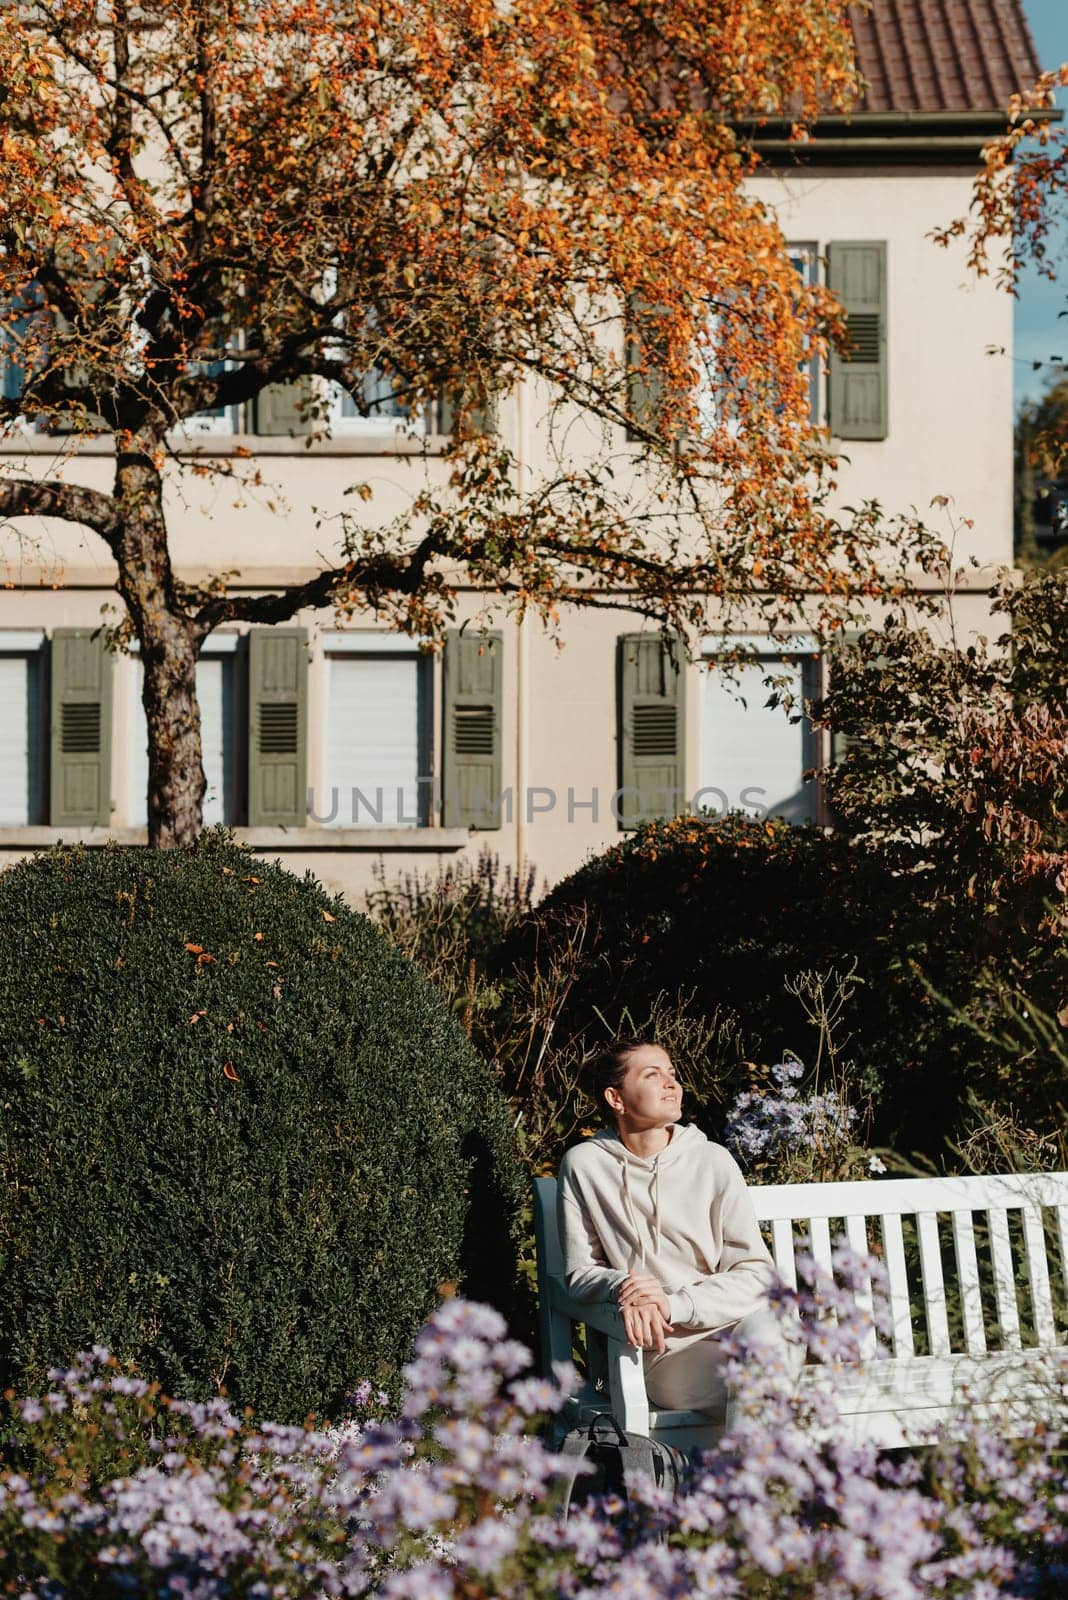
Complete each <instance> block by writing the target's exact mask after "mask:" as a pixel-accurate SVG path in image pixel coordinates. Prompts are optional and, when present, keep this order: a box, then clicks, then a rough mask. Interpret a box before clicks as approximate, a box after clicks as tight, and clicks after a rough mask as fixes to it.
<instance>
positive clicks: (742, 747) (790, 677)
mask: <svg viewBox="0 0 1068 1600" xmlns="http://www.w3.org/2000/svg"><path fill="white" fill-rule="evenodd" d="M814 667H815V662H810V661H807V660H800V659H798V658H796V657H795V658H789V657H787V658H784V659H778V660H776V659H772V658H768V659H765V660H763V661H761V662H759V663H756V662H754V663H747V664H745V665H743V666H740V667H738V668H736V669H735V672H734V674H732V675H728V674H726V673H723V672H720V671H719V670H718V669H717V668H716V667H715V666H713V667H711V668H706V669H705V670H704V671H703V672H702V674H701V763H700V781H701V788H702V790H703V791H705V792H704V793H703V794H702V795H701V796H700V798H699V801H698V804H699V805H700V806H702V807H704V808H707V809H708V810H709V811H714V812H716V813H721V812H723V811H725V810H729V811H745V812H748V813H749V814H750V815H754V816H774V817H784V818H785V819H786V820H787V821H788V822H794V823H797V822H810V821H812V820H813V819H814V818H815V814H816V794H815V788H816V786H815V784H814V783H813V782H812V781H811V780H810V781H809V782H807V783H806V782H804V781H803V780H802V776H801V775H802V773H803V772H804V771H805V769H806V768H807V767H811V766H812V765H813V761H814V757H813V751H812V733H811V728H810V725H809V723H808V719H807V718H804V717H803V718H802V720H801V721H800V722H792V721H791V720H790V717H791V715H792V716H797V714H798V712H799V711H800V710H801V702H802V700H803V699H804V698H806V697H810V696H811V695H812V694H813V692H814V685H813V684H812V683H811V681H810V675H811V672H812V669H814ZM769 671H770V672H772V673H774V675H775V676H776V677H777V678H785V679H787V682H788V690H789V692H790V693H791V694H792V695H793V698H794V710H793V712H792V713H790V714H788V713H787V712H786V711H785V710H784V709H783V707H782V706H769V705H767V704H766V702H767V699H768V695H769V693H770V690H769V688H768V686H767V684H766V682H765V676H766V674H767V673H768V672H769Z"/></svg>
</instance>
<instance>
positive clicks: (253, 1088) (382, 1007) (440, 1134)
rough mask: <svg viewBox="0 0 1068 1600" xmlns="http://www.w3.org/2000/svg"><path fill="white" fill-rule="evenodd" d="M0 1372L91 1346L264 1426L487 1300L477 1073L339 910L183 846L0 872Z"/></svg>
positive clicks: (425, 988)
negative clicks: (453, 1290)
mask: <svg viewBox="0 0 1068 1600" xmlns="http://www.w3.org/2000/svg"><path fill="white" fill-rule="evenodd" d="M0 926H2V927H3V928H4V930H5V936H4V941H3V945H2V946H0V1275H2V1282H3V1293H2V1295H0V1388H2V1387H3V1386H4V1385H5V1384H9V1383H17V1384H19V1385H23V1384H27V1383H33V1382H34V1381H36V1380H38V1379H39V1378H40V1376H41V1374H42V1373H43V1371H44V1369H45V1368H47V1366H48V1365H50V1364H52V1363H61V1364H62V1363H65V1362H66V1361H68V1360H69V1358H70V1357H71V1356H72V1355H73V1354H74V1352H75V1351H76V1350H77V1349H79V1348H84V1347H85V1346H86V1345H87V1344H90V1343H92V1342H94V1341H96V1342H99V1343H102V1344H106V1345H109V1346H110V1347H111V1348H112V1349H113V1350H114V1351H115V1352H116V1353H117V1354H119V1355H121V1356H122V1357H124V1358H125V1357H132V1358H136V1360H137V1361H138V1362H139V1363H140V1364H141V1365H142V1367H143V1369H144V1370H146V1371H147V1372H149V1373H150V1374H152V1375H153V1376H155V1377H158V1378H159V1379H160V1380H161V1381H162V1382H163V1383H164V1384H165V1385H166V1386H167V1388H168V1389H170V1391H171V1392H172V1393H176V1394H179V1395H183V1396H192V1395H195V1396H203V1395H205V1394H206V1393H209V1392H211V1391H212V1390H213V1389H214V1388H216V1387H224V1388H225V1389H226V1390H227V1391H228V1392H229V1394H230V1395H231V1396H232V1398H233V1399H234V1400H235V1401H236V1402H237V1403H239V1404H251V1405H253V1406H255V1407H257V1408H258V1409H260V1410H262V1411H263V1412H264V1413H266V1414H268V1415H270V1416H272V1417H275V1418H278V1419H298V1418H302V1417H303V1416H304V1415H305V1414H306V1413H307V1412H309V1411H313V1410H314V1411H319V1412H327V1413H329V1412H331V1411H333V1410H335V1409H336V1408H337V1407H338V1405H339V1403H340V1402H341V1401H342V1399H343V1396H344V1394H345V1392H346V1390H347V1389H348V1388H349V1387H350V1386H351V1385H352V1384H353V1382H354V1381H355V1380H357V1379H359V1378H360V1377H361V1376H364V1375H373V1374H375V1373H379V1374H382V1373H387V1374H388V1372H390V1371H391V1370H395V1369H396V1366H397V1364H398V1363H399V1362H401V1361H402V1360H404V1359H405V1358H406V1356H407V1353H408V1347H409V1343H410V1340H411V1337H412V1335H413V1333H414V1331H415V1330H416V1329H417V1328H418V1327H419V1325H420V1323H421V1322H422V1321H423V1319H424V1318H425V1317H426V1316H427V1314H428V1312H429V1311H430V1310H431V1308H432V1306H433V1305H434V1303H435V1301H436V1299H437V1297H438V1293H439V1286H440V1285H441V1284H442V1283H443V1281H446V1280H452V1281H454V1282H455V1281H460V1282H463V1284H464V1286H465V1287H466V1289H467V1290H468V1292H470V1293H473V1294H477V1295H479V1296H480V1297H491V1298H492V1297H494V1291H496V1296H495V1297H496V1298H497V1299H498V1301H499V1300H500V1298H501V1294H502V1292H503V1293H505V1294H507V1292H508V1291H509V1290H510V1287H511V1263H510V1250H511V1246H510V1233H511V1227H512V1218H514V1216H515V1215H516V1211H517V1207H518V1205H519V1203H520V1198H521V1195H520V1179H519V1175H518V1169H517V1167H516V1165H515V1161H514V1154H513V1150H512V1144H511V1134H510V1124H509V1117H508V1111H507V1107H506V1105H505V1102H504V1101H503V1099H502V1097H501V1096H500V1094H499V1092H498V1090H497V1088H496V1084H495V1081H494V1079H493V1076H492V1074H491V1072H490V1070H489V1069H488V1068H487V1067H486V1065H485V1064H484V1063H483V1061H482V1060H481V1059H480V1058H479V1057H478V1055H477V1054H476V1053H475V1051H474V1050H473V1048H472V1047H471V1045H470V1044H469V1042H468V1040H467V1038H466V1036H465V1035H464V1033H463V1031H462V1030H461V1028H460V1027H459V1026H458V1024H457V1023H456V1022H455V1021H454V1020H453V1019H452V1018H451V1017H450V1016H449V1014H448V1012H447V1010H446V1008H445V1006H444V1004H443V1002H442V1001H441V999H440V997H439V995H438V993H437V992H436V991H435V990H434V989H433V987H432V986H431V985H430V984H429V983H428V982H427V981H426V980H425V979H424V978H423V977H422V976H421V975H420V974H419V973H418V971H417V970H416V968H415V967H413V966H412V965H411V964H410V963H409V962H407V961H405V960H404V959H403V957H401V956H399V955H398V954H396V952H394V951H393V950H391V948H390V947H389V946H388V944H387V943H386V941H385V940H384V939H383V938H382V937H381V936H380V935H379V934H378V933H377V932H376V931H375V929H374V928H373V926H372V925H371V923H370V922H368V920H367V919H366V918H365V917H362V916H359V915H357V914H356V913H354V912H353V911H351V910H349V909H348V908H347V907H346V906H345V905H344V904H343V903H342V902H340V901H339V900H334V899H331V898H330V897H328V896H327V895H326V893H325V892H324V891H323V889H322V888H321V887H320V886H319V885H318V884H317V883H316V882H315V880H314V879H312V878H311V877H310V876H309V877H308V878H307V879H305V880H304V881H300V880H299V879H297V878H295V877H294V876H293V875H292V874H290V873H288V872H286V871H284V870H283V869H282V868H281V867H278V866H275V865H269V864H267V863H264V862H262V861H260V860H257V859H256V858H254V857H252V856H251V855H249V854H248V853H247V852H246V851H243V850H240V849H238V848H237V847H235V846H234V845H233V844H232V843H231V842H230V841H229V839H228V838H227V836H225V835H222V834H210V833H209V834H207V835H205V836H204V839H203V840H202V842H201V843H200V845H199V846H198V847H197V848H195V849H194V850H192V851H189V852H164V853H158V852H147V851H144V850H120V849H108V850H93V851H85V850H82V849H80V848H74V849H67V848H59V849H56V850H54V851H52V852H50V853H49V854H46V855H41V856H38V857H37V858H35V859H34V860H33V861H31V862H26V863H23V864H20V865H18V866H16V867H14V868H12V869H11V870H9V871H8V872H6V873H4V874H3V875H2V877H0Z"/></svg>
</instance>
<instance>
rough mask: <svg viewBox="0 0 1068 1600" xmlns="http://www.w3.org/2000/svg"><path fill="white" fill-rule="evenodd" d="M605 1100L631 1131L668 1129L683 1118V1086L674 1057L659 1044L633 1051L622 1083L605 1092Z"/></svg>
mask: <svg viewBox="0 0 1068 1600" xmlns="http://www.w3.org/2000/svg"><path fill="white" fill-rule="evenodd" d="M605 1099H606V1100H607V1102H608V1104H609V1105H610V1106H611V1108H612V1110H613V1111H614V1112H615V1114H616V1116H617V1117H619V1118H621V1119H623V1120H625V1121H626V1123H627V1124H628V1126H629V1127H631V1128H669V1127H670V1126H671V1125H672V1123H675V1122H678V1120H679V1118H680V1116H681V1115H682V1085H681V1084H680V1082H679V1080H678V1078H677V1077H676V1076H675V1068H674V1067H673V1066H672V1064H671V1057H670V1056H669V1055H668V1053H667V1051H666V1050H664V1049H662V1048H661V1047H660V1045H658V1044H643V1045H639V1046H638V1048H637V1049H635V1050H632V1051H631V1052H630V1054H629V1055H628V1057H627V1070H626V1072H625V1073H624V1074H623V1079H622V1082H621V1083H620V1084H619V1085H618V1087H616V1088H613V1089H606V1090H605Z"/></svg>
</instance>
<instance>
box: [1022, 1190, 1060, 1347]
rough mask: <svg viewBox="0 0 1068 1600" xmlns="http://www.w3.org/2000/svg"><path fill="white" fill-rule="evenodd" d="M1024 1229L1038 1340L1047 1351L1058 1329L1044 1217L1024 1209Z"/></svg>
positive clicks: (1032, 1307) (1052, 1343)
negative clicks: (1043, 1224)
mask: <svg viewBox="0 0 1068 1600" xmlns="http://www.w3.org/2000/svg"><path fill="white" fill-rule="evenodd" d="M1023 1227H1024V1247H1025V1250H1026V1252H1027V1282H1028V1284H1029V1285H1030V1289H1031V1309H1032V1315H1033V1316H1034V1320H1035V1336H1036V1338H1037V1339H1038V1342H1039V1344H1040V1345H1042V1346H1043V1347H1045V1348H1047V1349H1048V1348H1050V1347H1051V1346H1053V1345H1055V1344H1056V1342H1057V1325H1056V1323H1055V1321H1054V1319H1053V1297H1052V1296H1051V1294H1050V1289H1049V1268H1048V1267H1047V1265H1046V1231H1045V1228H1044V1227H1043V1226H1042V1213H1041V1212H1040V1211H1036V1210H1033V1209H1032V1208H1031V1207H1030V1206H1025V1207H1024V1212H1023Z"/></svg>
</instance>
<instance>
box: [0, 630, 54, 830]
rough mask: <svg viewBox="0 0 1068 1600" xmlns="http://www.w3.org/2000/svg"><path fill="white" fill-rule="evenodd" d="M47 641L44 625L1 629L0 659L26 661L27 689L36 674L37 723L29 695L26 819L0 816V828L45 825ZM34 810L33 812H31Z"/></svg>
mask: <svg viewBox="0 0 1068 1600" xmlns="http://www.w3.org/2000/svg"><path fill="white" fill-rule="evenodd" d="M48 644H49V640H48V634H47V633H46V631H45V629H44V628H3V629H0V659H2V660H8V659H10V658H15V659H17V660H21V661H25V662H26V664H27V689H28V688H29V672H30V669H31V668H36V670H37V673H38V683H37V702H38V703H37V716H36V725H34V723H32V722H31V720H30V709H31V707H30V702H29V696H28V695H27V703H26V733H27V751H26V766H27V774H26V776H27V795H26V801H27V805H26V812H27V815H26V820H25V821H24V822H6V821H4V820H3V819H0V829H2V830H4V831H6V830H8V829H10V828H40V827H47V826H48V800H49V790H50V784H51V778H52V774H51V770H50V768H51V760H50V748H49V689H50V683H49V662H48ZM35 812H36V815H34V814H33V813H35Z"/></svg>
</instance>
